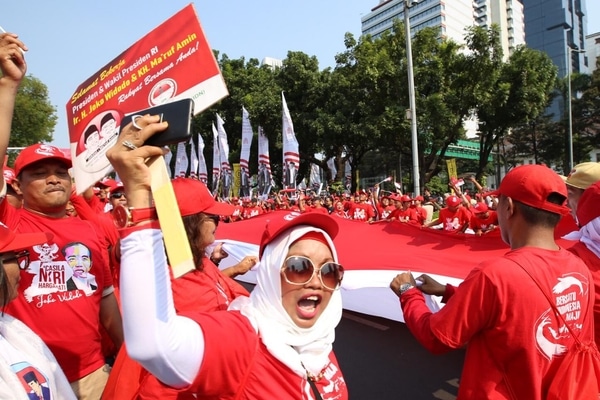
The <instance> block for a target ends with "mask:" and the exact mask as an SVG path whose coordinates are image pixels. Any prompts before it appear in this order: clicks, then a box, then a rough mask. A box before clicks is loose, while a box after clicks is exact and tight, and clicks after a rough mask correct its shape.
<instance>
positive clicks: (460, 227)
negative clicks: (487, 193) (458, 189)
mask: <svg viewBox="0 0 600 400" xmlns="http://www.w3.org/2000/svg"><path fill="white" fill-rule="evenodd" d="M461 203H462V200H461V199H460V198H459V197H458V196H455V195H450V196H448V197H447V198H446V207H445V208H442V209H441V210H440V213H439V216H438V217H437V218H436V219H434V220H433V221H431V222H429V223H427V224H425V225H423V226H424V227H426V228H430V227H434V226H436V225H439V224H443V225H442V229H443V230H444V231H446V232H464V231H465V229H467V227H468V226H469V219H470V215H469V213H468V212H467V210H465V208H464V207H463V206H461Z"/></svg>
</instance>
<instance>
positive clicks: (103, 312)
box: [100, 292, 123, 348]
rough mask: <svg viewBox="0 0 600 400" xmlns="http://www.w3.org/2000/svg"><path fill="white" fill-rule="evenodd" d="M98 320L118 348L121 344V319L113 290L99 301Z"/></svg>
mask: <svg viewBox="0 0 600 400" xmlns="http://www.w3.org/2000/svg"><path fill="white" fill-rule="evenodd" d="M100 322H101V323H102V326H104V328H105V329H106V332H108V335H109V336H110V338H111V340H112V341H113V343H114V344H115V346H116V347H117V348H120V347H121V345H122V344H123V321H122V320H121V311H119V304H118V303H117V298H116V297H115V293H114V292H113V293H111V294H109V295H108V296H104V297H103V298H102V300H101V301H100Z"/></svg>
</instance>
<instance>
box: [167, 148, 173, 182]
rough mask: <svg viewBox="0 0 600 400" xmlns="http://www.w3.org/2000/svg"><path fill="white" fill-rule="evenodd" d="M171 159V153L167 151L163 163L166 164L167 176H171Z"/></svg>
mask: <svg viewBox="0 0 600 400" xmlns="http://www.w3.org/2000/svg"><path fill="white" fill-rule="evenodd" d="M171 159H173V153H171V152H170V151H169V152H168V153H167V154H165V164H167V173H168V174H169V178H173V175H171Z"/></svg>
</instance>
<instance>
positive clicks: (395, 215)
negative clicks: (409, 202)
mask: <svg viewBox="0 0 600 400" xmlns="http://www.w3.org/2000/svg"><path fill="white" fill-rule="evenodd" d="M390 219H393V220H397V221H400V222H412V223H415V224H416V223H418V222H419V216H418V215H417V211H416V210H415V209H414V208H410V207H409V208H407V209H406V210H403V209H401V208H396V209H395V210H394V211H392V213H391V214H390Z"/></svg>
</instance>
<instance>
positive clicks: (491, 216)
mask: <svg viewBox="0 0 600 400" xmlns="http://www.w3.org/2000/svg"><path fill="white" fill-rule="evenodd" d="M492 225H493V226H492ZM497 226H498V214H496V211H491V210H490V211H488V217H487V218H485V219H481V218H479V217H477V215H475V214H473V215H472V216H471V220H470V221H469V227H470V228H471V229H473V230H474V231H477V230H480V229H481V231H482V232H484V233H485V232H487V231H490V230H492V229H494V227H497Z"/></svg>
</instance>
